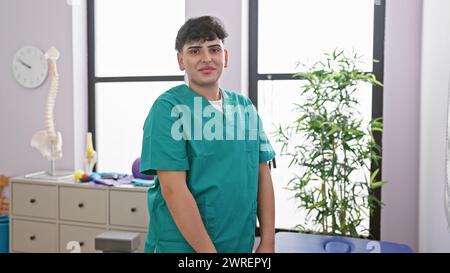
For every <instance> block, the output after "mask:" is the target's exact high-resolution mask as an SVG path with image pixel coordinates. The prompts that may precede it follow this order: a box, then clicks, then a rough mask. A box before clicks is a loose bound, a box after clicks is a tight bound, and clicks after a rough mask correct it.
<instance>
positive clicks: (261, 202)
mask: <svg viewBox="0 0 450 273" xmlns="http://www.w3.org/2000/svg"><path fill="white" fill-rule="evenodd" d="M258 220H259V225H260V228H259V230H260V234H261V242H260V244H259V246H258V248H257V249H256V251H255V252H256V253H269V252H274V248H275V197H274V192H273V185H272V177H271V175H270V169H269V165H268V164H267V163H266V162H263V163H260V164H259V176H258Z"/></svg>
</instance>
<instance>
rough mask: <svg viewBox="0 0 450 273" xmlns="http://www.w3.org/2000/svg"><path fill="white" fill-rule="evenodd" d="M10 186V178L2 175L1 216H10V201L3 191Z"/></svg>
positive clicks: (0, 191)
mask: <svg viewBox="0 0 450 273" xmlns="http://www.w3.org/2000/svg"><path fill="white" fill-rule="evenodd" d="M8 185H9V177H7V176H4V175H0V215H8V214H9V200H8V198H6V197H5V196H2V195H3V189H4V188H5V187H6V186H8Z"/></svg>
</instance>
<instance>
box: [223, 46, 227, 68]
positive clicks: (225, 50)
mask: <svg viewBox="0 0 450 273" xmlns="http://www.w3.org/2000/svg"><path fill="white" fill-rule="evenodd" d="M224 52H225V62H224V66H223V67H228V49H224Z"/></svg>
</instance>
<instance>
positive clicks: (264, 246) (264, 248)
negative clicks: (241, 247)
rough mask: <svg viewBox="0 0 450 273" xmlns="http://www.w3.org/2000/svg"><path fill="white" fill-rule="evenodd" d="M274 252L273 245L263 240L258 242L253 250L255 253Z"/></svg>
mask: <svg viewBox="0 0 450 273" xmlns="http://www.w3.org/2000/svg"><path fill="white" fill-rule="evenodd" d="M274 252H275V245H274V244H269V243H264V242H260V243H259V245H258V247H257V248H256V250H255V253H274Z"/></svg>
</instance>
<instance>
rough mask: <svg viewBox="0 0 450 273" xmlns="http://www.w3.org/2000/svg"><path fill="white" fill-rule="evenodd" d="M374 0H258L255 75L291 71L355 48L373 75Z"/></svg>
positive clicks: (365, 67)
mask: <svg viewBox="0 0 450 273" xmlns="http://www.w3.org/2000/svg"><path fill="white" fill-rule="evenodd" d="M373 14H374V1H373V0H340V1H336V0H314V1H312V0H279V1H273V0H259V16H258V18H259V22H258V37H259V41H258V45H259V47H258V50H259V56H258V61H259V62H258V66H259V67H258V73H294V72H296V63H297V62H299V61H300V62H304V63H310V62H315V61H317V60H319V59H322V58H323V53H324V52H330V51H332V50H334V49H335V48H339V49H344V50H347V51H348V52H352V49H354V50H355V52H357V53H358V54H360V55H363V56H364V57H365V58H367V60H368V62H367V63H366V64H365V65H364V66H361V68H362V69H363V70H365V71H372V63H371V62H370V60H371V59H372V48H373Z"/></svg>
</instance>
